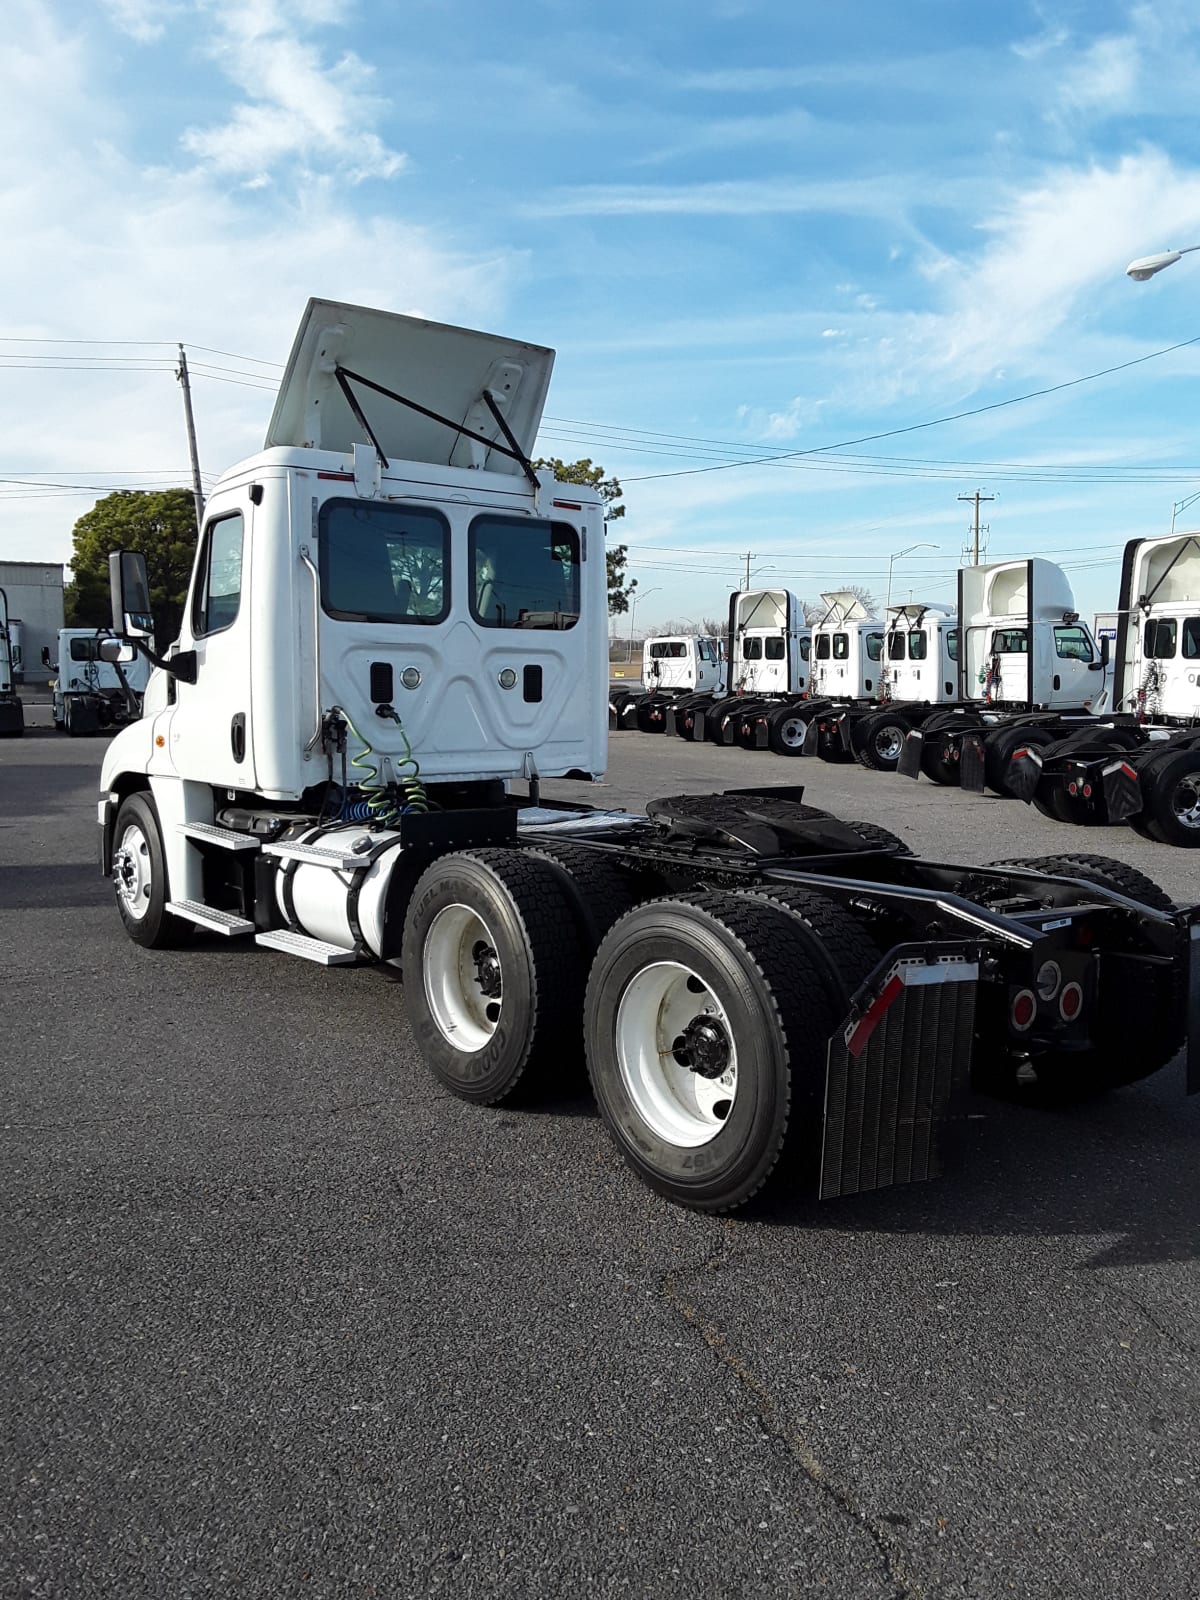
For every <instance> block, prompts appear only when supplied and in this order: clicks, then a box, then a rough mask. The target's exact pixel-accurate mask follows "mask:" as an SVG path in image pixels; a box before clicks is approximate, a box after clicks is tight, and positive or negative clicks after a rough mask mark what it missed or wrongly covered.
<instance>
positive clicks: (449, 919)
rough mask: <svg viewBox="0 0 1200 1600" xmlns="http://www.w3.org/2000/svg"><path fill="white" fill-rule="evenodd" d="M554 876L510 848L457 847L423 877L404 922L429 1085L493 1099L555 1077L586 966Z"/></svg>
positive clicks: (570, 1049) (410, 1005)
mask: <svg viewBox="0 0 1200 1600" xmlns="http://www.w3.org/2000/svg"><path fill="white" fill-rule="evenodd" d="M577 916H578V913H577V911H576V907H575V905H574V903H573V900H572V897H571V895H570V893H569V892H568V889H567V887H566V886H565V884H564V883H563V879H562V873H561V871H560V870H559V869H558V868H557V867H556V866H555V865H553V864H552V863H551V862H550V861H546V860H539V859H537V858H536V857H533V856H530V855H526V854H525V853H524V852H522V851H518V850H502V849H489V850H464V851H458V852H455V853H453V854H451V855H446V856H442V857H441V858H440V859H439V860H437V861H435V862H434V863H433V864H432V866H430V867H429V868H428V869H427V870H426V871H425V872H424V873H423V874H422V876H421V878H420V879H419V881H418V882H417V885H416V888H415V889H414V890H413V894H412V899H411V900H410V902H409V907H408V914H407V916H406V918H405V922H404V941H403V949H402V965H403V968H404V972H405V974H406V975H409V974H411V975H412V976H411V977H410V978H409V980H408V983H407V985H406V996H405V998H406V1002H407V1009H408V1017H409V1024H410V1026H411V1028H412V1031H413V1034H414V1036H415V1037H416V1040H417V1044H418V1045H419V1046H420V1049H421V1053H422V1055H423V1056H424V1057H425V1060H426V1062H427V1064H428V1066H429V1068H430V1070H431V1071H432V1073H433V1075H434V1076H435V1077H436V1078H437V1079H438V1081H439V1082H440V1083H442V1084H444V1085H445V1087H446V1088H447V1089H449V1090H450V1091H451V1092H452V1093H454V1094H456V1095H458V1096H459V1097H460V1098H461V1099H463V1100H472V1101H475V1102H477V1103H479V1104H483V1105H497V1104H499V1103H501V1102H502V1101H506V1100H511V1099H514V1098H516V1097H517V1096H518V1095H524V1094H527V1093H530V1092H532V1091H534V1090H537V1089H539V1088H545V1087H549V1086H550V1085H552V1084H555V1083H556V1082H557V1083H558V1084H559V1085H561V1084H562V1083H563V1081H564V1071H563V1062H564V1058H567V1059H569V1058H570V1056H571V1055H572V1054H573V1053H574V1052H575V1051H577V1048H578V1038H579V1013H580V1009H581V1006H582V1001H583V990H584V982H585V979H586V965H585V960H584V956H583V952H582V951H581V949H580V941H579V937H578V932H577V929H578V921H577Z"/></svg>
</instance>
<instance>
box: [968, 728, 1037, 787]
mask: <svg viewBox="0 0 1200 1600" xmlns="http://www.w3.org/2000/svg"><path fill="white" fill-rule="evenodd" d="M1053 742H1054V735H1053V734H1052V733H1051V732H1050V731H1049V730H1048V729H1047V728H1039V727H1036V726H1034V727H1028V726H1026V727H1021V728H997V729H996V730H995V732H993V733H989V734H988V735H987V737H986V738H985V739H984V741H983V774H984V782H985V783H986V784H987V786H988V788H989V789H990V790H991V791H992V793H993V794H998V795H1000V796H1002V797H1003V798H1005V799H1011V797H1012V790H1011V789H1010V788H1009V786H1008V777H1007V771H1008V764H1009V762H1010V761H1011V760H1012V758H1013V756H1015V755H1016V753H1017V751H1018V750H1024V749H1026V748H1027V747H1029V746H1034V747H1036V748H1037V749H1039V750H1041V749H1043V748H1044V747H1045V746H1046V745H1048V744H1052V743H1053Z"/></svg>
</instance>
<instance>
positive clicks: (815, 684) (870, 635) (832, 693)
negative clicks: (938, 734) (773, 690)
mask: <svg viewBox="0 0 1200 1600" xmlns="http://www.w3.org/2000/svg"><path fill="white" fill-rule="evenodd" d="M821 602H822V604H823V606H824V608H825V609H824V614H823V616H822V617H821V620H820V621H819V622H818V623H817V625H816V626H815V627H814V628H813V633H812V640H813V645H812V685H811V688H810V691H809V693H810V695H811V697H812V698H814V699H815V698H817V697H821V698H830V699H843V700H870V699H873V698H874V697H875V696H876V695H877V694H878V692H879V683H880V677H881V674H882V671H883V624H882V623H881V622H880V620H879V618H878V617H876V616H875V615H874V613H873V612H871V611H869V610H868V609H867V607H866V606H864V605H863V603H862V601H861V600H860V599H859V598H858V596H857V595H855V594H853V593H852V592H851V591H850V590H848V589H837V590H833V591H831V592H830V593H829V594H823V595H822V596H821Z"/></svg>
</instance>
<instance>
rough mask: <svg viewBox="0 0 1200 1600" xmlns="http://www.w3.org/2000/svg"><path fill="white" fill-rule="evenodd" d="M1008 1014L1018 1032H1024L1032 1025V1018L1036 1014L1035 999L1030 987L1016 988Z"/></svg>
mask: <svg viewBox="0 0 1200 1600" xmlns="http://www.w3.org/2000/svg"><path fill="white" fill-rule="evenodd" d="M1008 1015H1009V1021H1010V1022H1011V1023H1012V1025H1013V1027H1014V1028H1015V1029H1016V1030H1017V1032H1018V1033H1025V1032H1027V1031H1028V1030H1029V1029H1030V1028H1032V1027H1033V1019H1034V1017H1036V1016H1037V999H1036V997H1035V996H1034V992H1033V990H1032V989H1018V990H1017V992H1016V994H1015V995H1014V996H1013V1003H1012V1006H1011V1008H1010V1010H1009V1014H1008Z"/></svg>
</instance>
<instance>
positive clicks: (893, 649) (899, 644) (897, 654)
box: [887, 629, 904, 661]
mask: <svg viewBox="0 0 1200 1600" xmlns="http://www.w3.org/2000/svg"><path fill="white" fill-rule="evenodd" d="M887 644H888V660H889V661H903V660H904V635H903V634H902V633H899V632H897V631H896V630H895V629H893V631H892V632H891V633H889V634H888V641H887Z"/></svg>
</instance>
